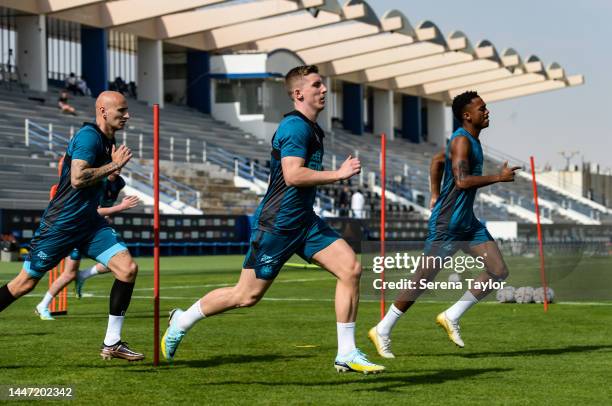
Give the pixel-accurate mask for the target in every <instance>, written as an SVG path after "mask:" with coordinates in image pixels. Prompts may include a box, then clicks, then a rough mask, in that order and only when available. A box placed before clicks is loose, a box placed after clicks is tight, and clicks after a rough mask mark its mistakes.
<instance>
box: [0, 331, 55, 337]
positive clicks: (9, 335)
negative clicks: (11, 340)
mask: <svg viewBox="0 0 612 406" xmlns="http://www.w3.org/2000/svg"><path fill="white" fill-rule="evenodd" d="M49 334H51V333H48V332H45V331H31V332H29V333H2V338H7V337H25V336H46V335H49Z"/></svg>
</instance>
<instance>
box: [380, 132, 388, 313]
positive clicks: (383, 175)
mask: <svg viewBox="0 0 612 406" xmlns="http://www.w3.org/2000/svg"><path fill="white" fill-rule="evenodd" d="M380 187H381V189H382V190H381V192H380V256H381V257H383V258H384V256H385V229H386V227H385V211H386V207H385V206H386V204H387V199H386V193H385V191H386V189H387V140H386V136H385V133H382V134H381V135H380ZM380 279H381V280H382V282H384V281H385V270H384V268H383V271H382V272H381V273H380ZM384 317H385V287H384V284H383V285H382V289H381V290H380V318H381V320H382V319H383V318H384Z"/></svg>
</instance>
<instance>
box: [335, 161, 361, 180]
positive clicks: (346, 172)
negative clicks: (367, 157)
mask: <svg viewBox="0 0 612 406" xmlns="http://www.w3.org/2000/svg"><path fill="white" fill-rule="evenodd" d="M359 172H361V162H359V158H353V157H352V156H351V155H349V156H348V158H346V161H344V162H342V165H341V166H340V168H339V169H338V170H337V173H338V177H339V178H340V180H346V179H348V178H350V177H353V176H355V175H357V174H358V173H359Z"/></svg>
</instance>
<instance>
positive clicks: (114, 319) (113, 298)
mask: <svg viewBox="0 0 612 406" xmlns="http://www.w3.org/2000/svg"><path fill="white" fill-rule="evenodd" d="M133 291H134V282H122V281H120V280H119V279H115V283H113V287H112V289H111V292H110V304H109V313H110V314H109V315H108V327H107V328H106V337H105V338H104V344H105V345H113V344H116V343H117V341H121V328H122V327H123V319H124V318H125V312H126V311H127V309H128V307H129V305H130V301H131V300H132V292H133Z"/></svg>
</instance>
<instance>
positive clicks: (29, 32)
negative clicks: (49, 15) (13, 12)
mask: <svg viewBox="0 0 612 406" xmlns="http://www.w3.org/2000/svg"><path fill="white" fill-rule="evenodd" d="M45 18H46V17H45V16H44V15H38V16H20V17H16V18H15V24H16V26H17V52H16V54H17V55H16V61H17V63H16V65H17V66H19V74H20V76H21V80H22V81H23V82H24V83H25V84H27V85H28V86H29V87H30V89H32V90H37V91H41V92H46V91H47V28H46V20H45ZM2 62H5V61H2Z"/></svg>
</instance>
